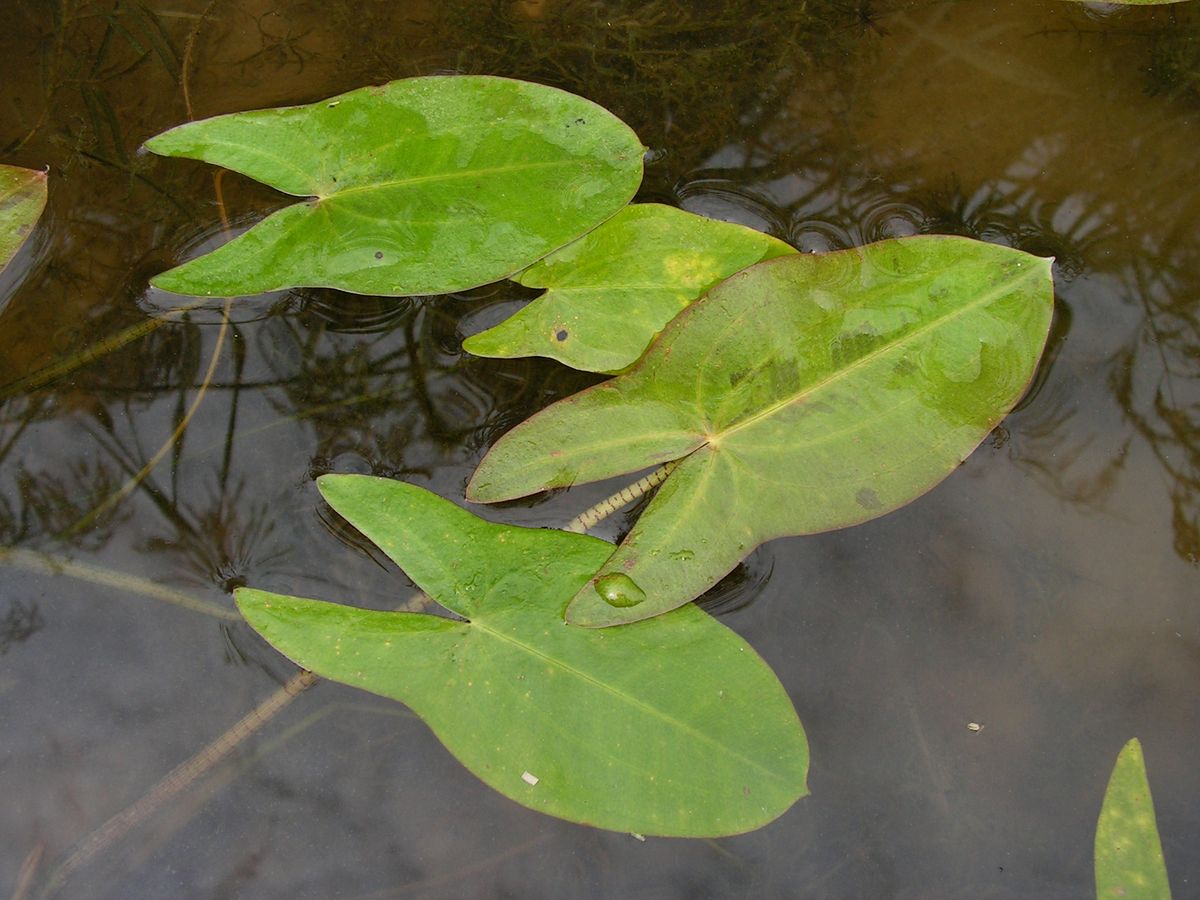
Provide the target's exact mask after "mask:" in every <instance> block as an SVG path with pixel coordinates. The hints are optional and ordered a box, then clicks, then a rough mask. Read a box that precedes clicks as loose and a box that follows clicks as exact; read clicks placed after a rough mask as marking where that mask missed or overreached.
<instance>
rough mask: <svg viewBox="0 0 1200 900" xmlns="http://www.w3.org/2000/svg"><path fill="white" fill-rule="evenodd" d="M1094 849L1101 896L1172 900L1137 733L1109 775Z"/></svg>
mask: <svg viewBox="0 0 1200 900" xmlns="http://www.w3.org/2000/svg"><path fill="white" fill-rule="evenodd" d="M1095 854H1096V855H1095V860H1096V897H1097V898H1098V900H1108V898H1115V897H1121V898H1125V900H1170V897H1171V886H1170V884H1169V882H1168V881H1167V867H1166V863H1164V862H1163V852H1162V844H1161V842H1160V841H1159V838H1158V823H1157V822H1156V821H1155V817H1154V800H1153V798H1152V797H1151V796H1150V782H1149V779H1147V777H1146V761H1145V757H1144V756H1143V755H1142V744H1141V742H1140V741H1139V740H1138V739H1137V738H1133V739H1132V740H1130V741H1129V743H1127V744H1126V745H1125V746H1124V748H1122V750H1121V752H1120V754H1118V756H1117V762H1116V765H1115V766H1113V771H1112V775H1111V776H1110V777H1109V780H1108V788H1107V790H1105V792H1104V805H1103V806H1102V807H1101V809H1100V819H1099V821H1098V822H1097V824H1096V848H1095Z"/></svg>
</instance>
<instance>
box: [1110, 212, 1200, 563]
mask: <svg viewBox="0 0 1200 900" xmlns="http://www.w3.org/2000/svg"><path fill="white" fill-rule="evenodd" d="M1185 234H1187V237H1186V238H1185V236H1184V235H1185ZM1192 234H1194V232H1186V231H1182V230H1181V231H1180V232H1179V233H1178V234H1177V240H1176V241H1173V242H1172V243H1171V244H1169V245H1167V246H1166V247H1164V248H1163V251H1164V252H1163V254H1162V256H1161V257H1156V258H1151V259H1137V260H1134V261H1132V263H1131V265H1130V271H1129V277H1128V284H1129V293H1130V300H1131V301H1133V302H1138V303H1141V304H1142V305H1143V306H1144V308H1145V313H1146V316H1145V323H1144V326H1143V328H1142V330H1141V332H1140V333H1139V334H1138V335H1137V338H1136V340H1135V341H1134V342H1132V343H1130V344H1128V345H1126V346H1125V347H1123V348H1122V349H1121V351H1120V353H1119V354H1118V355H1117V358H1116V359H1115V360H1114V365H1113V366H1112V368H1111V370H1110V375H1109V383H1110V385H1111V387H1112V390H1113V393H1114V394H1115V396H1116V398H1117V399H1118V400H1119V401H1120V403H1121V406H1122V408H1123V410H1124V411H1125V415H1126V417H1127V418H1128V420H1129V421H1130V422H1131V423H1132V424H1133V426H1134V428H1136V429H1137V431H1138V433H1139V434H1140V435H1141V436H1142V437H1143V438H1144V439H1145V440H1146V441H1147V443H1148V444H1149V445H1150V448H1151V449H1152V451H1153V453H1154V455H1155V457H1156V458H1157V459H1158V462H1159V464H1160V465H1161V466H1162V468H1163V471H1164V472H1165V473H1166V474H1167V476H1168V477H1169V479H1170V494H1171V504H1172V525H1173V526H1174V531H1175V551H1176V552H1177V553H1178V554H1179V555H1180V556H1181V557H1183V558H1184V559H1187V560H1188V561H1190V562H1192V563H1200V399H1197V398H1198V397H1200V369H1198V367H1197V361H1198V360H1200V308H1198V307H1197V302H1196V298H1197V296H1200V280H1198V279H1197V274H1196V273H1197V271H1198V269H1200V256H1198V255H1197V253H1196V248H1195V247H1194V243H1193V240H1192V237H1191V235H1192Z"/></svg>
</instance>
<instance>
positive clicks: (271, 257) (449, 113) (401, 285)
mask: <svg viewBox="0 0 1200 900" xmlns="http://www.w3.org/2000/svg"><path fill="white" fill-rule="evenodd" d="M146 146H147V147H148V148H149V149H150V150H153V151H154V152H155V153H161V154H163V155H166V156H186V157H191V158H193V159H201V160H205V161H206V162H210V163H213V164H215V165H219V166H224V167H225V168H227V169H233V170H235V171H237V172H241V173H243V174H245V175H249V176H250V177H251V178H255V179H258V180H259V181H262V182H265V183H266V184H269V185H271V186H272V187H274V188H277V189H278V190H281V191H283V192H284V193H288V194H294V195H296V196H300V197H308V198H310V199H308V200H306V201H304V202H302V203H297V204H295V205H293V206H289V207H287V208H285V209H282V210H280V211H279V212H276V213H274V214H273V215H271V216H269V217H267V218H266V219H265V220H263V221H262V222H260V223H259V224H258V225H256V226H255V227H254V228H252V229H251V230H250V231H248V232H246V233H245V234H243V235H241V236H239V237H237V238H235V239H234V240H232V241H230V242H229V243H228V244H225V245H224V246H222V247H220V248H218V249H217V250H215V251H213V252H212V253H209V254H208V255H206V256H202V257H200V258H198V259H195V260H192V261H191V262H188V263H185V264H184V265H182V266H179V267H178V268H175V269H172V270H170V271H169V272H165V273H163V274H162V275H159V276H157V277H156V278H154V279H152V282H153V284H154V285H155V286H157V287H159V288H162V289H164V290H168V291H174V292H175V293H181V294H196V295H214V296H237V295H242V294H254V293H262V292H265V291H272V290H280V289H283V288H289V287H298V286H310V287H332V288H340V289H341V290H345V291H353V292H355V293H362V294H385V295H407V294H427V293H429V294H432V293H446V292H449V291H456V290H461V289H465V288H469V287H474V286H476V285H480V284H485V283H487V282H489V281H495V280H497V279H499V278H503V277H505V276H507V275H510V274H512V273H513V272H516V271H518V270H520V269H523V268H525V267H526V266H528V265H529V264H530V263H533V262H535V261H536V260H538V259H540V258H541V257H543V256H545V255H546V254H547V253H549V252H550V251H551V250H554V249H555V248H557V247H561V246H562V245H563V244H566V243H567V242H569V241H571V240H573V239H574V238H576V237H578V236H579V235H581V234H583V233H584V232H585V231H588V230H590V229H591V228H594V227H595V226H596V225H598V224H599V223H601V222H603V221H604V220H605V219H607V218H608V217H609V216H611V215H613V214H614V213H615V212H617V210H619V209H620V208H621V207H623V206H624V205H625V204H626V203H627V202H628V201H629V199H630V198H631V197H632V196H633V194H634V192H635V191H636V190H637V187H638V185H639V184H640V183H641V178H642V152H643V148H642V145H641V142H640V141H638V139H637V136H636V135H635V134H634V133H633V132H632V131H631V130H630V129H629V127H628V126H627V125H625V124H624V123H623V122H621V121H620V120H619V119H617V118H616V117H615V116H613V115H612V114H611V113H609V112H608V111H606V110H604V109H603V108H601V107H599V106H597V105H595V104H594V103H591V102H590V101H587V100H584V99H583V98H581V97H577V96H575V95H574V94H568V93H566V92H565V91H560V90H557V89H556V88H550V87H546V86H544V85H539V84H530V83H527V82H522V81H513V80H511V79H506V78H493V77H487V76H433V77H427V78H411V79H406V80H402V81H394V82H391V83H390V84H386V85H383V86H382V87H368V88H362V89H360V90H356V91H351V92H350V93H348V94H342V95H341V96H339V97H333V98H330V99H328V100H322V101H320V102H317V103H312V104H309V105H307V106H293V107H287V108H283V109H264V110H257V111H253V112H244V113H233V114H231V115H225V116H218V117H216V118H213V119H205V120H203V121H200V122H192V123H190V124H187V125H181V126H179V127H178V128H173V129H172V130H170V131H168V132H165V133H164V134H161V135H159V136H158V137H155V138H152V139H151V140H149V141H147V142H146Z"/></svg>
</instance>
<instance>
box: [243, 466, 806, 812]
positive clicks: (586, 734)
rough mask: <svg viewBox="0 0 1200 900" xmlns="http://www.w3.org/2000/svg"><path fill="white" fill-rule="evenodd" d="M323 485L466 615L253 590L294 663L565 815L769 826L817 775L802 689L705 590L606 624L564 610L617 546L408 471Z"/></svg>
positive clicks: (246, 599)
mask: <svg viewBox="0 0 1200 900" xmlns="http://www.w3.org/2000/svg"><path fill="white" fill-rule="evenodd" d="M320 486H321V490H322V493H323V494H324V495H325V496H326V497H327V498H328V499H329V500H330V501H331V503H333V505H334V507H335V508H336V509H337V510H338V511H339V512H341V513H342V514H343V515H346V516H347V518H349V519H350V521H351V522H352V523H353V524H354V525H355V526H356V527H357V528H359V529H360V530H361V531H363V532H364V533H365V534H367V535H368V536H369V537H371V538H372V539H373V540H375V541H376V542H377V543H379V544H380V546H381V547H382V548H383V549H384V550H385V551H386V552H388V553H389V555H391V556H392V558H393V559H395V560H396V561H397V562H398V563H399V564H400V565H402V566H403V567H404V568H405V569H406V570H407V571H409V573H410V574H411V575H412V577H413V579H414V581H416V582H417V583H418V584H420V585H421V586H422V587H423V588H425V589H426V590H427V591H429V592H430V593H431V595H432V596H433V597H434V599H436V600H438V601H439V602H440V603H442V604H443V605H444V606H446V607H448V608H450V609H456V610H460V611H464V610H465V611H469V612H470V621H469V622H459V621H454V620H448V619H444V618H437V617H433V616H426V615H419V614H412V613H382V612H370V611H367V610H357V609H352V608H349V607H345V606H340V605H337V604H330V603H323V602H321V601H316V600H305V599H301V598H296V597H284V596H279V595H274V594H267V593H264V592H260V591H251V590H248V589H242V590H239V591H238V594H237V600H238V605H239V607H240V608H241V609H242V611H243V614H244V615H245V616H246V618H247V620H248V621H249V622H250V624H251V625H253V626H254V627H255V628H256V629H257V630H258V631H260V632H261V633H262V634H263V635H264V637H266V638H267V639H268V640H269V641H270V642H271V643H272V644H273V645H275V646H276V648H277V649H279V650H280V652H282V653H284V654H285V655H287V656H288V657H290V658H291V659H293V660H294V661H295V662H296V663H297V664H299V665H301V666H303V667H305V668H308V669H311V670H312V671H315V672H317V673H318V674H320V675H322V676H324V677H327V678H331V679H334V680H337V681H342V682H345V683H347V684H351V685H355V686H357V687H361V688H363V689H366V690H370V691H373V692H375V693H378V694H381V695H383V696H387V697H392V698H394V699H397V700H400V701H402V702H404V703H405V704H407V705H408V706H409V707H410V708H412V709H413V711H414V712H416V713H417V714H418V715H419V716H421V718H422V719H424V720H425V721H426V722H427V723H428V724H429V726H430V727H431V728H432V729H433V731H434V732H435V733H436V734H437V735H438V737H439V739H440V740H441V741H442V742H443V743H444V744H445V745H446V747H447V748H448V749H449V750H450V751H451V752H452V753H453V754H454V755H455V756H456V757H457V758H458V759H459V760H460V761H461V762H462V763H463V764H464V765H465V766H466V767H467V768H468V769H470V770H471V771H472V772H473V773H475V774H476V775H477V776H478V777H479V778H481V779H482V780H483V781H484V782H486V783H487V784H489V785H491V786H492V787H494V788H495V789H496V790H498V791H500V792H501V793H503V794H505V795H506V796H508V797H510V798H512V799H514V800H516V801H517V802H519V803H522V804H523V805H525V806H528V807H530V808H532V809H536V810H539V811H541V812H545V813H548V814H550V815H555V816H559V817H561V818H565V819H569V820H571V821H576V822H582V823H585V824H590V825H595V826H598V827H602V828H609V829H613V830H620V831H634V832H638V833H641V834H662V835H679V836H716V835H722V834H734V833H739V832H743V831H747V830H750V829H752V828H756V827H759V826H761V825H763V824H765V823H766V822H769V821H770V820H772V819H773V818H775V817H776V816H778V815H780V814H781V813H783V812H784V811H785V810H786V809H787V808H788V807H789V806H790V805H791V804H792V803H794V802H795V800H797V799H798V798H799V797H801V796H803V795H804V794H805V793H807V788H806V785H805V781H806V777H807V769H808V747H807V743H806V740H805V737H804V732H803V730H802V729H801V727H800V723H799V721H798V720H797V718H796V714H795V711H794V710H793V708H792V705H791V702H790V700H788V698H787V695H786V693H785V692H784V691H783V688H782V686H781V685H780V684H779V682H778V681H777V680H776V679H775V677H774V675H773V674H772V673H771V671H770V669H769V668H768V667H767V666H766V665H765V663H763V662H762V660H761V659H759V658H758V656H757V655H756V654H755V653H754V651H753V650H752V649H751V648H750V647H749V646H748V645H747V644H746V643H745V642H744V641H742V640H741V639H740V638H739V637H738V636H737V635H735V634H734V633H733V632H731V631H729V630H728V629H726V628H725V627H724V626H722V625H720V624H719V623H717V622H716V621H715V620H714V619H712V618H711V617H709V616H707V615H706V614H704V613H702V612H701V611H700V610H699V609H697V608H695V607H688V608H687V609H683V610H679V611H678V612H677V613H675V614H672V615H671V616H667V617H663V618H661V619H656V620H654V621H650V622H643V623H638V624H636V625H632V626H630V627H628V628H621V629H610V630H607V631H603V632H601V631H593V630H588V629H581V628H575V627H572V626H569V625H566V624H565V623H564V622H563V621H562V614H563V610H564V608H565V605H566V601H567V599H568V598H569V597H570V595H571V594H572V593H573V592H574V591H575V590H576V589H577V588H578V587H579V585H581V584H583V583H585V582H586V581H587V579H588V578H589V576H590V575H591V574H592V572H594V571H595V568H596V567H597V566H598V565H599V564H600V563H601V562H603V561H604V559H605V558H606V557H607V556H608V554H609V553H610V551H611V549H612V547H611V545H609V544H605V543H604V542H602V541H599V540H597V539H595V538H590V537H586V536H584V535H574V534H567V533H564V532H554V531H547V530H544V529H528V528H518V527H514V526H507V525H495V524H491V523H487V522H484V521H482V520H479V519H477V518H475V517H474V516H471V515H470V514H469V513H467V512H465V511H464V510H461V509H459V508H458V507H456V506H454V505H453V504H451V503H449V502H448V501H445V500H442V499H440V498H438V497H436V496H434V495H432V494H430V493H428V492H427V491H423V490H421V489H419V488H415V487H412V486H410V485H405V484H403V483H400V482H394V481H388V480H385V479H375V478H368V477H365V476H326V477H324V478H322V479H321V484H320Z"/></svg>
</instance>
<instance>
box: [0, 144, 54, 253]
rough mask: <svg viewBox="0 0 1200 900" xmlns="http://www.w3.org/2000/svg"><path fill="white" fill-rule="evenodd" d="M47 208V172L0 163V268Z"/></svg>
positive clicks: (31, 230)
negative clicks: (1, 164)
mask: <svg viewBox="0 0 1200 900" xmlns="http://www.w3.org/2000/svg"><path fill="white" fill-rule="evenodd" d="M45 208H46V173H45V172H35V171H32V170H30V169H20V168H17V167H16V166H0V272H3V271H4V269H5V267H6V266H7V265H8V264H9V263H10V262H11V261H12V258H13V257H14V256H16V254H17V251H18V250H20V249H21V245H22V244H24V243H25V239H26V238H28V237H29V235H30V234H31V233H32V232H33V226H34V224H35V223H36V222H37V220H38V217H39V216H41V214H42V210H43V209H45Z"/></svg>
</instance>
